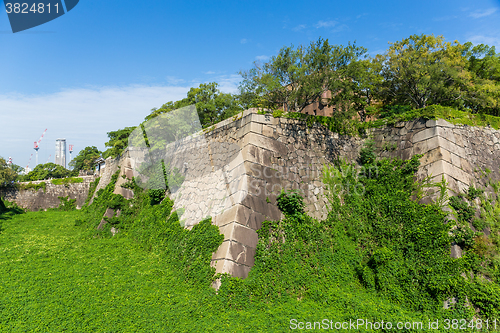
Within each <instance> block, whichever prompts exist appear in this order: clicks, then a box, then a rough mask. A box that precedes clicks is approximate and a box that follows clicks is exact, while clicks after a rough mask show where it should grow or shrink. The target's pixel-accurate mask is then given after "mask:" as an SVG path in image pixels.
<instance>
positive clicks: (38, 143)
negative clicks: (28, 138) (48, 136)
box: [33, 129, 47, 166]
mask: <svg viewBox="0 0 500 333" xmlns="http://www.w3.org/2000/svg"><path fill="white" fill-rule="evenodd" d="M45 132H47V129H45V131H43V133H42V136H41V137H40V139H39V140H38V141H35V145H34V147H33V149H35V152H36V165H35V166H37V165H38V149H40V142H42V139H43V136H44V135H45Z"/></svg>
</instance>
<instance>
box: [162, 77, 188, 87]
mask: <svg viewBox="0 0 500 333" xmlns="http://www.w3.org/2000/svg"><path fill="white" fill-rule="evenodd" d="M166 79H167V82H168V84H171V85H173V86H176V85H178V84H181V83H186V80H184V79H179V78H178V77H176V76H167V77H166Z"/></svg>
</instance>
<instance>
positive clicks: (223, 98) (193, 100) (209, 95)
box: [146, 82, 243, 128]
mask: <svg viewBox="0 0 500 333" xmlns="http://www.w3.org/2000/svg"><path fill="white" fill-rule="evenodd" d="M218 87H219V84H218V83H216V82H210V83H202V84H200V85H199V87H198V88H191V89H189V92H188V93H187V97H186V98H183V99H181V100H180V101H176V102H167V103H165V104H163V105H162V106H161V107H160V108H159V109H156V108H154V109H152V110H151V113H150V114H149V115H148V116H147V117H146V120H151V119H153V118H154V117H157V116H158V115H160V114H164V113H167V112H170V111H173V110H177V109H180V108H182V107H185V106H189V105H196V111H197V112H198V117H199V119H200V123H201V126H202V127H203V128H206V127H209V126H212V125H214V124H216V123H218V122H220V121H222V120H224V119H227V118H229V117H231V116H234V115H235V114H237V113H238V112H241V111H243V107H242V106H241V105H240V103H239V99H238V98H237V96H234V95H232V94H228V93H223V92H221V91H220V90H219V89H218Z"/></svg>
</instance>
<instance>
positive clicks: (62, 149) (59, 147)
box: [55, 139, 66, 168]
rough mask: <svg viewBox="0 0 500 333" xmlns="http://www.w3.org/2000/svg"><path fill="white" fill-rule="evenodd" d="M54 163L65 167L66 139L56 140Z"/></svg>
mask: <svg viewBox="0 0 500 333" xmlns="http://www.w3.org/2000/svg"><path fill="white" fill-rule="evenodd" d="M55 163H56V164H58V165H61V166H63V167H65V168H66V139H57V140H56V156H55Z"/></svg>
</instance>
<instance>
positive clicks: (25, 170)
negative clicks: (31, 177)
mask: <svg viewBox="0 0 500 333" xmlns="http://www.w3.org/2000/svg"><path fill="white" fill-rule="evenodd" d="M32 157H33V154H31V156H30V159H29V161H28V165H27V166H26V168H25V169H24V173H26V174H27V173H28V172H29V169H30V163H31V158H32Z"/></svg>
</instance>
